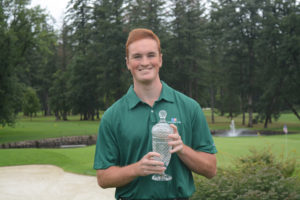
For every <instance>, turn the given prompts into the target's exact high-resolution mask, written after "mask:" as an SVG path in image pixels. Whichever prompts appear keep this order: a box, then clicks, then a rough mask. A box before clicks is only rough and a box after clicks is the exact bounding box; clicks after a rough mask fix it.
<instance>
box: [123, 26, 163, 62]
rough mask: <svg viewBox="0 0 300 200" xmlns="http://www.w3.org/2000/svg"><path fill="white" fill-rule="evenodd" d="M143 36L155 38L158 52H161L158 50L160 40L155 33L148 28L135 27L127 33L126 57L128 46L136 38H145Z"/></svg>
mask: <svg viewBox="0 0 300 200" xmlns="http://www.w3.org/2000/svg"><path fill="white" fill-rule="evenodd" d="M145 38H150V39H153V40H155V41H156V42H157V46H158V52H159V53H161V52H160V40H159V38H158V37H157V35H156V34H155V33H153V31H151V30H149V29H145V28H137V29H133V30H132V31H130V33H129V35H128V38H127V42H126V57H127V58H128V46H129V45H130V44H131V43H133V42H135V41H137V40H141V39H145Z"/></svg>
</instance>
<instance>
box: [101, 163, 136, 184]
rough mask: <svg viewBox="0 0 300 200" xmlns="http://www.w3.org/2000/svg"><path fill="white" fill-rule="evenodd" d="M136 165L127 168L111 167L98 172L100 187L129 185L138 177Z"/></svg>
mask: <svg viewBox="0 0 300 200" xmlns="http://www.w3.org/2000/svg"><path fill="white" fill-rule="evenodd" d="M135 164H136V163H135ZM135 164H132V165H128V166H125V167H118V166H111V167H109V168H107V169H105V170H97V180H98V185H99V186H100V187H102V188H111V187H122V186H124V185H127V184H128V183H130V182H131V181H133V180H134V179H135V178H136V177H137V175H136V173H135V166H134V165H135Z"/></svg>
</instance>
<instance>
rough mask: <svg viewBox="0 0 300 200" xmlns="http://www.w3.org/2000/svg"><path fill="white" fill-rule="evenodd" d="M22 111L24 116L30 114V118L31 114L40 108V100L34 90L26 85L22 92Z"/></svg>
mask: <svg viewBox="0 0 300 200" xmlns="http://www.w3.org/2000/svg"><path fill="white" fill-rule="evenodd" d="M22 109H23V113H24V115H26V116H30V117H31V118H32V116H33V114H35V115H36V113H37V112H38V111H39V110H40V101H39V98H38V97H37V94H36V91H35V90H34V89H33V88H31V87H27V88H26V90H25V92H24V98H23V104H22Z"/></svg>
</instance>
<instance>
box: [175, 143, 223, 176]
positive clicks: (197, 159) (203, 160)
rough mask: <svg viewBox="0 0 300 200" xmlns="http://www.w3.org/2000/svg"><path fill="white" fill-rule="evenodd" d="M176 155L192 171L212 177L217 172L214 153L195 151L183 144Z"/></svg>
mask: <svg viewBox="0 0 300 200" xmlns="http://www.w3.org/2000/svg"><path fill="white" fill-rule="evenodd" d="M177 155H178V156H179V158H180V159H181V160H182V161H183V162H184V163H185V165H186V166H187V167H188V168H189V169H190V170H192V171H193V172H195V173H197V174H200V175H203V176H205V177H206V178H212V177H214V176H215V175H216V173H217V160H216V156H215V154H210V153H205V152H199V151H195V150H193V149H192V148H190V147H189V146H187V145H183V149H182V151H181V152H178V153H177Z"/></svg>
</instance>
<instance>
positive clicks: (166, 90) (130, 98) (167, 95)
mask: <svg viewBox="0 0 300 200" xmlns="http://www.w3.org/2000/svg"><path fill="white" fill-rule="evenodd" d="M161 83H162V91H161V94H160V96H159V98H158V100H157V101H162V100H165V101H168V102H171V103H172V102H174V94H173V92H172V88H170V87H169V86H168V85H167V84H166V83H165V82H163V81H161ZM126 96H127V102H128V106H129V109H132V108H134V107H135V106H137V105H138V104H139V103H142V101H141V99H140V98H139V97H138V96H137V95H136V93H135V92H134V89H133V85H131V86H130V88H129V89H128V91H127V94H126Z"/></svg>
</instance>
